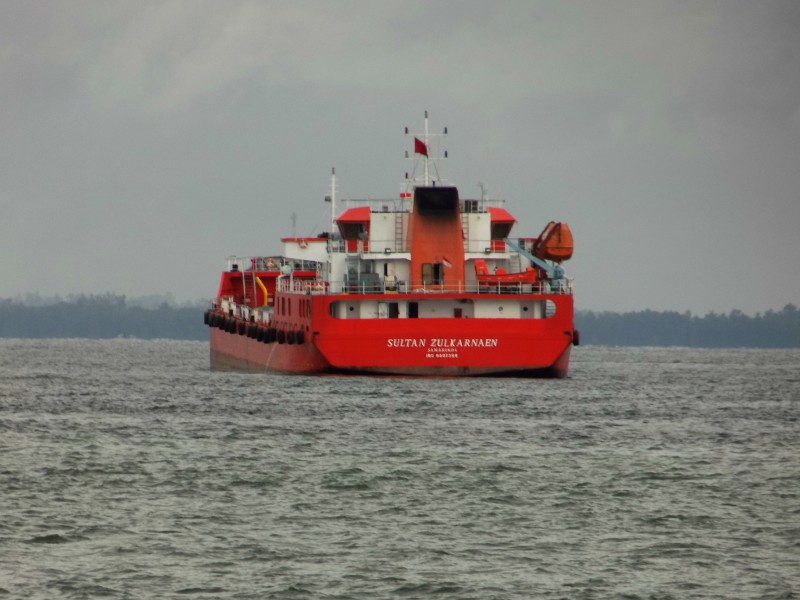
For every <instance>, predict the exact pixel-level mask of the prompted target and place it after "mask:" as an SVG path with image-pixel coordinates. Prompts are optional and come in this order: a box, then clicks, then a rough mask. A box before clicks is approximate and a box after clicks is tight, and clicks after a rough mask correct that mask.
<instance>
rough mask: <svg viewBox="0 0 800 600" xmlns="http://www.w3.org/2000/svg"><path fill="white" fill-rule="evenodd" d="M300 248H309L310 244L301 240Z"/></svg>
mask: <svg viewBox="0 0 800 600" xmlns="http://www.w3.org/2000/svg"><path fill="white" fill-rule="evenodd" d="M300 247H301V248H308V242H307V241H306V240H305V239H301V240H300Z"/></svg>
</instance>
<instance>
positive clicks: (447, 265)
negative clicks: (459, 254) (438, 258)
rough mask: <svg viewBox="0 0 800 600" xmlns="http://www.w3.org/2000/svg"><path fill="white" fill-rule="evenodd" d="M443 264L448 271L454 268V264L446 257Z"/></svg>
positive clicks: (443, 258)
mask: <svg viewBox="0 0 800 600" xmlns="http://www.w3.org/2000/svg"><path fill="white" fill-rule="evenodd" d="M442 263H444V266H445V267H447V268H448V269H449V268H450V267H452V266H453V263H451V262H450V261H449V260H447V257H446V256H443V257H442Z"/></svg>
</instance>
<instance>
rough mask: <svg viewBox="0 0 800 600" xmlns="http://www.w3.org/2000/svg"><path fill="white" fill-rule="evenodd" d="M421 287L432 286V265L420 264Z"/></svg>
mask: <svg viewBox="0 0 800 600" xmlns="http://www.w3.org/2000/svg"><path fill="white" fill-rule="evenodd" d="M422 285H433V263H422Z"/></svg>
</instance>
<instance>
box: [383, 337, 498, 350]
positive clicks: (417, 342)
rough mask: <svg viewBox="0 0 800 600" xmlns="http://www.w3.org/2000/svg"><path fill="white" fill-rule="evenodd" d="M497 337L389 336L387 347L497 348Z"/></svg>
mask: <svg viewBox="0 0 800 600" xmlns="http://www.w3.org/2000/svg"><path fill="white" fill-rule="evenodd" d="M497 342H498V340H497V338H431V339H430V340H429V339H427V338H389V339H387V340H386V347H387V348H497Z"/></svg>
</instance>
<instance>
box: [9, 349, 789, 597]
mask: <svg viewBox="0 0 800 600" xmlns="http://www.w3.org/2000/svg"><path fill="white" fill-rule="evenodd" d="M799 398H800V351H796V350H789V351H786V350H782V351H765V350H747V349H734V350H698V349H687V348H643V349H639V348H637V349H633V348H607V347H592V346H581V347H578V348H576V349H575V350H574V352H573V361H572V365H571V370H570V376H569V378H567V379H564V380H528V379H489V378H478V379H415V378H366V377H363V378H362V377H333V376H329V377H302V376H280V375H270V374H243V373H233V372H218V371H211V370H210V369H209V367H208V345H207V344H204V343H197V342H175V341H166V340H157V341H141V340H106V341H94V340H8V339H6V340H0V597H8V598H48V599H49V598H95V597H104V598H188V599H193V598H337V599H345V598H353V599H370V600H372V599H375V598H452V599H456V598H458V599H461V598H475V599H490V598H497V599H516V598H519V599H523V598H525V599H527V598H590V599H591V598H631V599H635V598H642V599H666V598H676V599H678V598H680V599H683V598H720V599H722V598H725V599H730V598H759V599H761V598H797V597H798V596H800V422H798V417H799V416H800V400H799Z"/></svg>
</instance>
